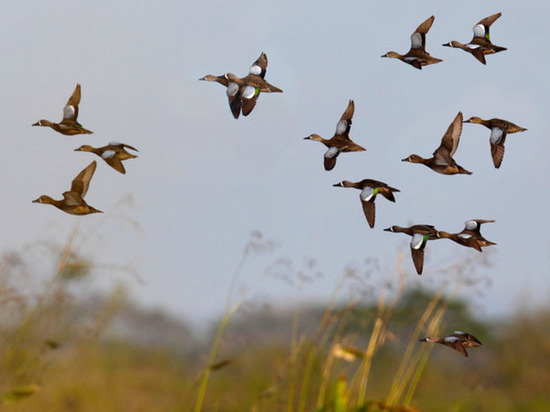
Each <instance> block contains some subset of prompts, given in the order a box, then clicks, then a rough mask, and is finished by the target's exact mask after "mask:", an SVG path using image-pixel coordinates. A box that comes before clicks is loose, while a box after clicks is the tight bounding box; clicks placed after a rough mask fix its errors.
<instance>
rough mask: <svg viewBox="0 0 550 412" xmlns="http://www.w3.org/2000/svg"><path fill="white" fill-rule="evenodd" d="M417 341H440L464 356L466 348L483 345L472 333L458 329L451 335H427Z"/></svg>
mask: <svg viewBox="0 0 550 412" xmlns="http://www.w3.org/2000/svg"><path fill="white" fill-rule="evenodd" d="M419 341H420V342H428V343H440V344H442V345H445V346H448V347H449V348H452V349H454V350H456V351H457V352H458V353H460V354H461V355H462V356H465V357H468V352H466V348H476V347H479V346H483V344H482V343H481V342H480V341H479V340H478V339H477V338H476V337H475V336H474V335H471V334H469V333H465V332H461V331H458V330H457V331H454V332H453V333H452V334H451V335H449V336H445V337H443V338H436V337H431V336H427V337H425V338H423V339H419Z"/></svg>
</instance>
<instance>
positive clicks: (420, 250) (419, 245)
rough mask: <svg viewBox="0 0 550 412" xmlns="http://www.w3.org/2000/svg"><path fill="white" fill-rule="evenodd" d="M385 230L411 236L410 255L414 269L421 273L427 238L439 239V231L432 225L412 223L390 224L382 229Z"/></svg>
mask: <svg viewBox="0 0 550 412" xmlns="http://www.w3.org/2000/svg"><path fill="white" fill-rule="evenodd" d="M384 231H385V232H393V233H405V234H407V235H409V236H412V239H411V244H410V247H411V256H412V260H413V263H414V267H415V269H416V273H418V274H419V275H421V274H422V269H423V267H424V249H425V248H426V244H427V243H428V240H436V239H439V238H440V236H439V231H438V230H437V229H436V228H435V227H434V226H432V225H413V226H410V227H401V226H390V227H388V228H386V229H384Z"/></svg>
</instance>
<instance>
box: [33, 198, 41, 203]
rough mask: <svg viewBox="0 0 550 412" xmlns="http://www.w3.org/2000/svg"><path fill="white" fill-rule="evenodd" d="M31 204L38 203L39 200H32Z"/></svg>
mask: <svg viewBox="0 0 550 412" xmlns="http://www.w3.org/2000/svg"><path fill="white" fill-rule="evenodd" d="M32 203H40V198H38V199H34V200H33V201H32Z"/></svg>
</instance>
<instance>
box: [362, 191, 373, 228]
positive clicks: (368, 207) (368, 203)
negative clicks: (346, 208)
mask: <svg viewBox="0 0 550 412" xmlns="http://www.w3.org/2000/svg"><path fill="white" fill-rule="evenodd" d="M360 197H361V196H360ZM361 205H362V206H363V213H364V214H365V217H366V218H367V222H368V223H369V226H370V227H371V228H373V227H374V220H375V218H376V205H375V203H374V199H373V200H364V199H363V198H362V197H361Z"/></svg>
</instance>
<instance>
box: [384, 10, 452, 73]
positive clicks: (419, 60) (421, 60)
mask: <svg viewBox="0 0 550 412" xmlns="http://www.w3.org/2000/svg"><path fill="white" fill-rule="evenodd" d="M434 19H435V17H434V16H432V17H430V18H429V19H427V20H426V21H425V22H423V23H422V24H421V25H420V26H418V28H417V29H416V30H415V31H414V33H413V34H412V35H411V48H410V50H409V51H408V52H407V54H399V53H396V52H394V51H389V52H387V53H386V54H384V55H383V56H382V57H392V58H395V59H399V60H401V61H402V62H405V63H407V64H410V65H411V66H413V67H416V68H417V69H419V70H422V66H427V65H429V64H434V63H439V62H442V61H443V60H441V59H438V58H436V57H433V56H431V55H430V53H428V52H427V51H426V34H427V33H428V31H429V30H430V27H432V24H433V22H434Z"/></svg>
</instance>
